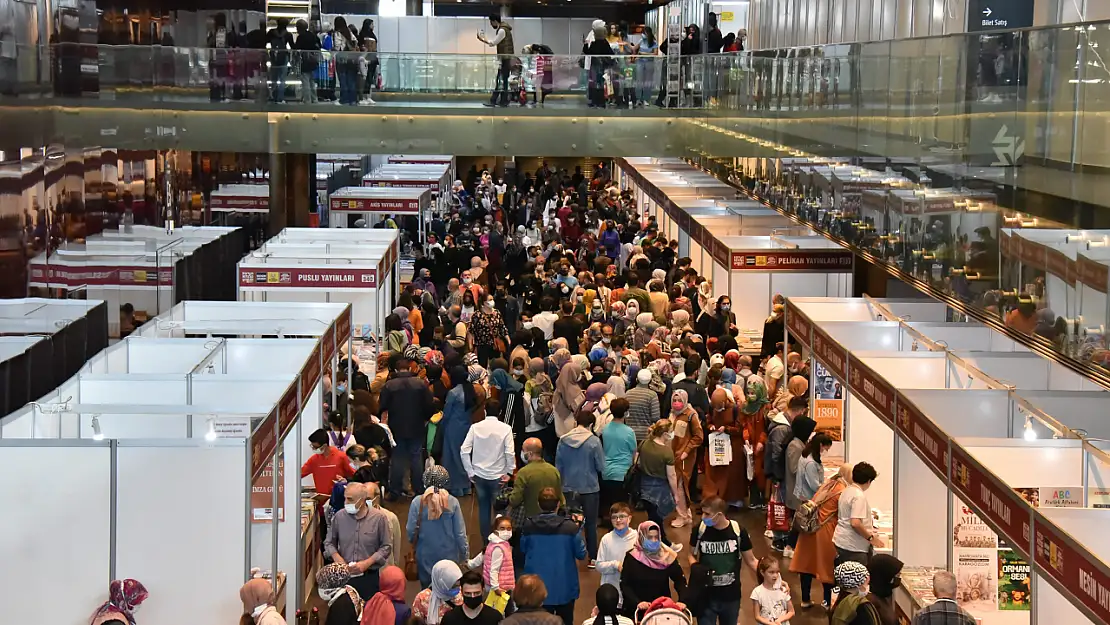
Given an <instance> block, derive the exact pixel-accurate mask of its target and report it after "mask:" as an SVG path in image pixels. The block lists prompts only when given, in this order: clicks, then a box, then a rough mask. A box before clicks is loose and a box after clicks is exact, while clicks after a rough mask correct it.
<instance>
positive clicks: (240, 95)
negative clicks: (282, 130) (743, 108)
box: [207, 13, 746, 108]
mask: <svg viewBox="0 0 1110 625" xmlns="http://www.w3.org/2000/svg"><path fill="white" fill-rule="evenodd" d="M708 19H709V21H708V23H707V24H706V26H705V29H706V30H705V35H704V37H703V35H702V29H701V27H699V26H698V25H696V24H690V25H689V26H687V27H686V28H684V29H683V34H682V38H681V56H683V57H686V60H685V61H683V63H682V72H683V76H684V77H685V78H684V82H689V81H691V80H693V78H692V76H693V72H694V68H693V66H692V65H691V63H690V61H689V58H690V57H693V56H696V55H699V54H702V53H703V52H704V53H713V54H715V53H721V52H741V51H743V50H744V39H745V37H746V31H745V30H743V29H741V30H739V31H738V32H736V33H728V34H723V33H722V32H721V30H720V28H719V27H718V25H717V15H716V14H715V13H710V14H709V18H708ZM489 24H490V27H491V29H492V33H490V34H487V33H485V32H479V33H478V40H479V41H481V42H482V43H483V44H486V45H487V46H489V47H491V48H493V51H494V52H495V53H496V60H497V66H496V67H497V69H496V72H495V75H494V84H493V93H492V95H491V97H490V101H489V105H490V106H508V105H509V104H510V103H513V102H516V103H519V104H521V105H527V104H528V101H527V94H526V84H527V83H528V79H530V81H531V84H532V89H531V91H532V104H533V105H535V104H537V103H538V104H540V105H542V104H543V103H544V101H545V100H546V98H547V96H548V95H549V94H551V93H552V91H553V90H554V88H555V82H556V81H555V69H556V66H557V63H556V59H555V56H554V52H553V50H552V48H551V47H550V46H548V45H545V44H543V43H542V42H534V43H528V44H527V45H525V46H523V47H521V48H519V49H518V48H517V47H516V46H515V43H514V39H513V29H512V25H511V24H509V22H508V21H506V20H504V19H503V18H502V17H501V16H499V15H491V16H490V17H489ZM290 26H293V31H295V32H292V31H291V30H290ZM630 29H631V26H630V25H629V24H628V23H627V22H619V23H611V24H606V22H605V21H604V20H594V22H593V24H592V27H591V30H590V32H588V33H585V34H584V35H583V43H582V50H581V54H582V56H581V57H579V58H578V66H577V68H573V69H576V70H579V71H580V72H581V80H582V82H583V84H585V85H586V87H587V89H586V91H587V95H586V97H587V101H588V103H589V106H591V107H606V106H615V107H622V108H634V107H637V106H646V105H648V104H651V103H654V104H656V105H657V106H667V105H668V98H667V92H666V75H665V72H664V71H663V68H664V66H663V62H664V60H663V59H662V58H660V55H664V56H665V55H666V54H667V52H668V42H666V41H658V40H657V39H656V35H655V32H654V30H653V29H652V28H651V27H650V26H643V27H642V28H641V29H639V30H640V32H638V33H635V34H633V33H631V32H630ZM207 47H208V48H209V49H210V54H211V58H210V59H208V60H209V68H210V73H211V81H210V96H211V99H212V100H213V101H224V100H228V99H233V100H243V99H252V97H254V98H269V99H270V100H271V101H273V102H285V101H286V99H287V98H296V97H299V99H300V101H301V102H302V103H305V104H316V103H319V102H321V101H332V102H335V103H337V104H343V105H357V104H374V103H375V102H374V99H373V92H374V90H375V89H378V90H380V89H381V88H382V74H381V62H380V59H379V57H378V37H377V35H376V34H375V32H374V20H373V19H369V18H367V19H364V20H363V21H362V25H361V27H356V26H355V25H354V24H353V23H348V22H347V20H346V18H344V17H342V16H339V17H336V18H335V19H334V21H332V22H326V21H325V22H322V23H320V24H319V28H313V27H312V25H311V24H310V23H309V22H308V21H307V20H304V19H300V20H297V21H296V22H295V23H291V22H290V20H289V18H284V17H282V18H277V19H276V20H275V21H274V24H273V26H272V27H271V28H269V29H265V28H262V27H259V28H257V29H255V30H253V31H248V30H247V25H246V22H240V24H239V26H238V28H235V26H234V25H229V24H228V23H227V18H226V16H225V15H223V14H216V15H214V16H213V18H212V24H211V28H210V30H209V33H208V39H207ZM243 49H246V50H250V49H253V50H258V52H257V53H253V54H252V53H249V52H239V51H238V50H243ZM524 60H529V61H530V62H529V63H527V64H525V63H524ZM262 77H265V80H266V82H267V88H266V89H265V90H257V93H255V94H251V93H250V86H251V85H253V84H254V83H255V82H256V81H257V80H260V79H261V78H262ZM296 85H299V89H298V88H296V87H295V86H296ZM298 94H299V96H298Z"/></svg>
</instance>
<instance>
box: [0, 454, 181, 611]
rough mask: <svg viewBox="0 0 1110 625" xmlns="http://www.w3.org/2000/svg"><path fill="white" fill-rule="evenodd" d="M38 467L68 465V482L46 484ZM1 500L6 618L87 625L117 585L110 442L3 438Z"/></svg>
mask: <svg viewBox="0 0 1110 625" xmlns="http://www.w3.org/2000/svg"><path fill="white" fill-rule="evenodd" d="M20 443H22V441H20ZM33 467H38V468H42V469H44V468H46V467H53V468H58V467H65V479H54V480H48V481H47V482H44V481H43V480H44V479H45V478H44V477H43V476H42V475H41V474H40V475H37V476H36V475H31V474H29V473H28V469H29V468H33ZM164 469H165V467H163V470H162V471H159V473H163V472H165V471H164ZM0 499H2V500H3V501H4V502H5V505H4V531H3V532H2V537H0V562H2V563H3V568H4V571H5V575H4V583H3V587H2V589H0V598H2V600H3V603H4V617H3V619H2V620H3V621H4V622H5V623H10V624H11V625H20V624H23V623H26V624H28V625H31V624H36V623H43V624H45V623H51V624H57V625H85V624H86V623H88V622H89V614H90V613H91V612H92V610H93V608H95V607H96V606H97V605H100V604H101V603H102V602H104V601H106V600H107V598H108V584H109V582H110V581H111V579H112V578H111V549H110V543H111V539H112V527H111V504H112V453H111V449H110V447H109V443H108V442H106V441H105V442H99V443H97V442H93V441H67V442H66V443H65V444H59V443H57V442H54V441H36V442H35V443H34V444H33V446H22V445H21V446H11V442H10V441H3V440H0ZM162 516H165V515H163V514H159V515H157V516H156V517H154V518H161V517H162ZM145 522H146V524H147V526H148V527H150V528H155V527H157V525H156V524H154V523H151V522H150V520H149V519H146V520H145ZM162 538H164V536H163V537H162ZM59 589H64V595H65V596H64V600H63V599H62V598H60V597H59V596H58V591H59Z"/></svg>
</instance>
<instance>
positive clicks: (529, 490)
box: [509, 438, 566, 519]
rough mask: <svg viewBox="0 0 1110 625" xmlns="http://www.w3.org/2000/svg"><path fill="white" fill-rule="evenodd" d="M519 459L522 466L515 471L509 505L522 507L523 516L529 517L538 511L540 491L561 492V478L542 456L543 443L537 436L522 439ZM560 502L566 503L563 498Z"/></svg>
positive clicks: (557, 471)
mask: <svg viewBox="0 0 1110 625" xmlns="http://www.w3.org/2000/svg"><path fill="white" fill-rule="evenodd" d="M520 460H521V461H522V462H524V466H522V467H521V468H520V470H519V471H517V472H516V479H514V480H513V492H512V494H510V495H509V506H510V507H512V508H518V507H523V509H524V518H526V519H527V518H530V517H532V516H534V515H537V514H539V513H540V503H539V498H540V493H541V492H542V491H543V490H544V489H547V488H551V489H554V490H555V492H556V493H559V496H560V498H561V497H562V493H563V478H562V476H561V475H559V470H558V469H556V468H555V466H554V465H552V464H550V463H549V462H547V461H546V460H545V459H544V457H543V443H541V442H540V439H538V438H529V439H528V440H526V441H524V446H523V449H522V450H521V452H520ZM561 503H564V504H565V503H566V501H565V500H563V501H562V502H561Z"/></svg>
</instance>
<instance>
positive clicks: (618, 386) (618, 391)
mask: <svg viewBox="0 0 1110 625" xmlns="http://www.w3.org/2000/svg"><path fill="white" fill-rule="evenodd" d="M620 360H621V358H620V357H619V356H618V357H617V358H606V359H605V370H606V371H608V372H609V377H608V379H606V380H605V386H606V387H608V391H607V393H610V394H612V395H613V397H624V393H625V390H626V389H627V387H626V385H625V382H624V373H623V372H622V371H621V370H620V367H619V366H618V364H617V363H619V362H620Z"/></svg>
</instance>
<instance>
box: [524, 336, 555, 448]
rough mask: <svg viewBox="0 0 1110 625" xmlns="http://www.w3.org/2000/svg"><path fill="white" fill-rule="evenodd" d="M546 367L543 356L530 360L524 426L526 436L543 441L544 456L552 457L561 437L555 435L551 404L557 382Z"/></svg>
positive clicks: (525, 393) (526, 384)
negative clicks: (525, 421) (526, 417)
mask: <svg viewBox="0 0 1110 625" xmlns="http://www.w3.org/2000/svg"><path fill="white" fill-rule="evenodd" d="M545 369H546V365H545V364H544V361H543V359H542V358H533V359H532V360H530V361H528V381H527V382H526V383H525V384H524V395H525V399H526V400H527V401H526V404H527V405H526V410H527V411H528V422H527V424H526V425H525V426H524V432H525V436H535V437H536V438H538V439H540V441H541V442H542V443H543V449H544V456H545V457H551V455H552V454H553V453H554V450H555V445H556V444H557V441H558V440H559V439H558V437H557V436H555V424H554V423H553V419H554V415H553V414H552V406H551V404H552V403H553V402H554V395H555V384H554V383H553V382H552V381H551V378H550V377H549V376H548V375H547V372H546V370H545ZM521 444H523V442H522V443H521ZM548 450H551V451H548ZM517 456H520V452H517Z"/></svg>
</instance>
